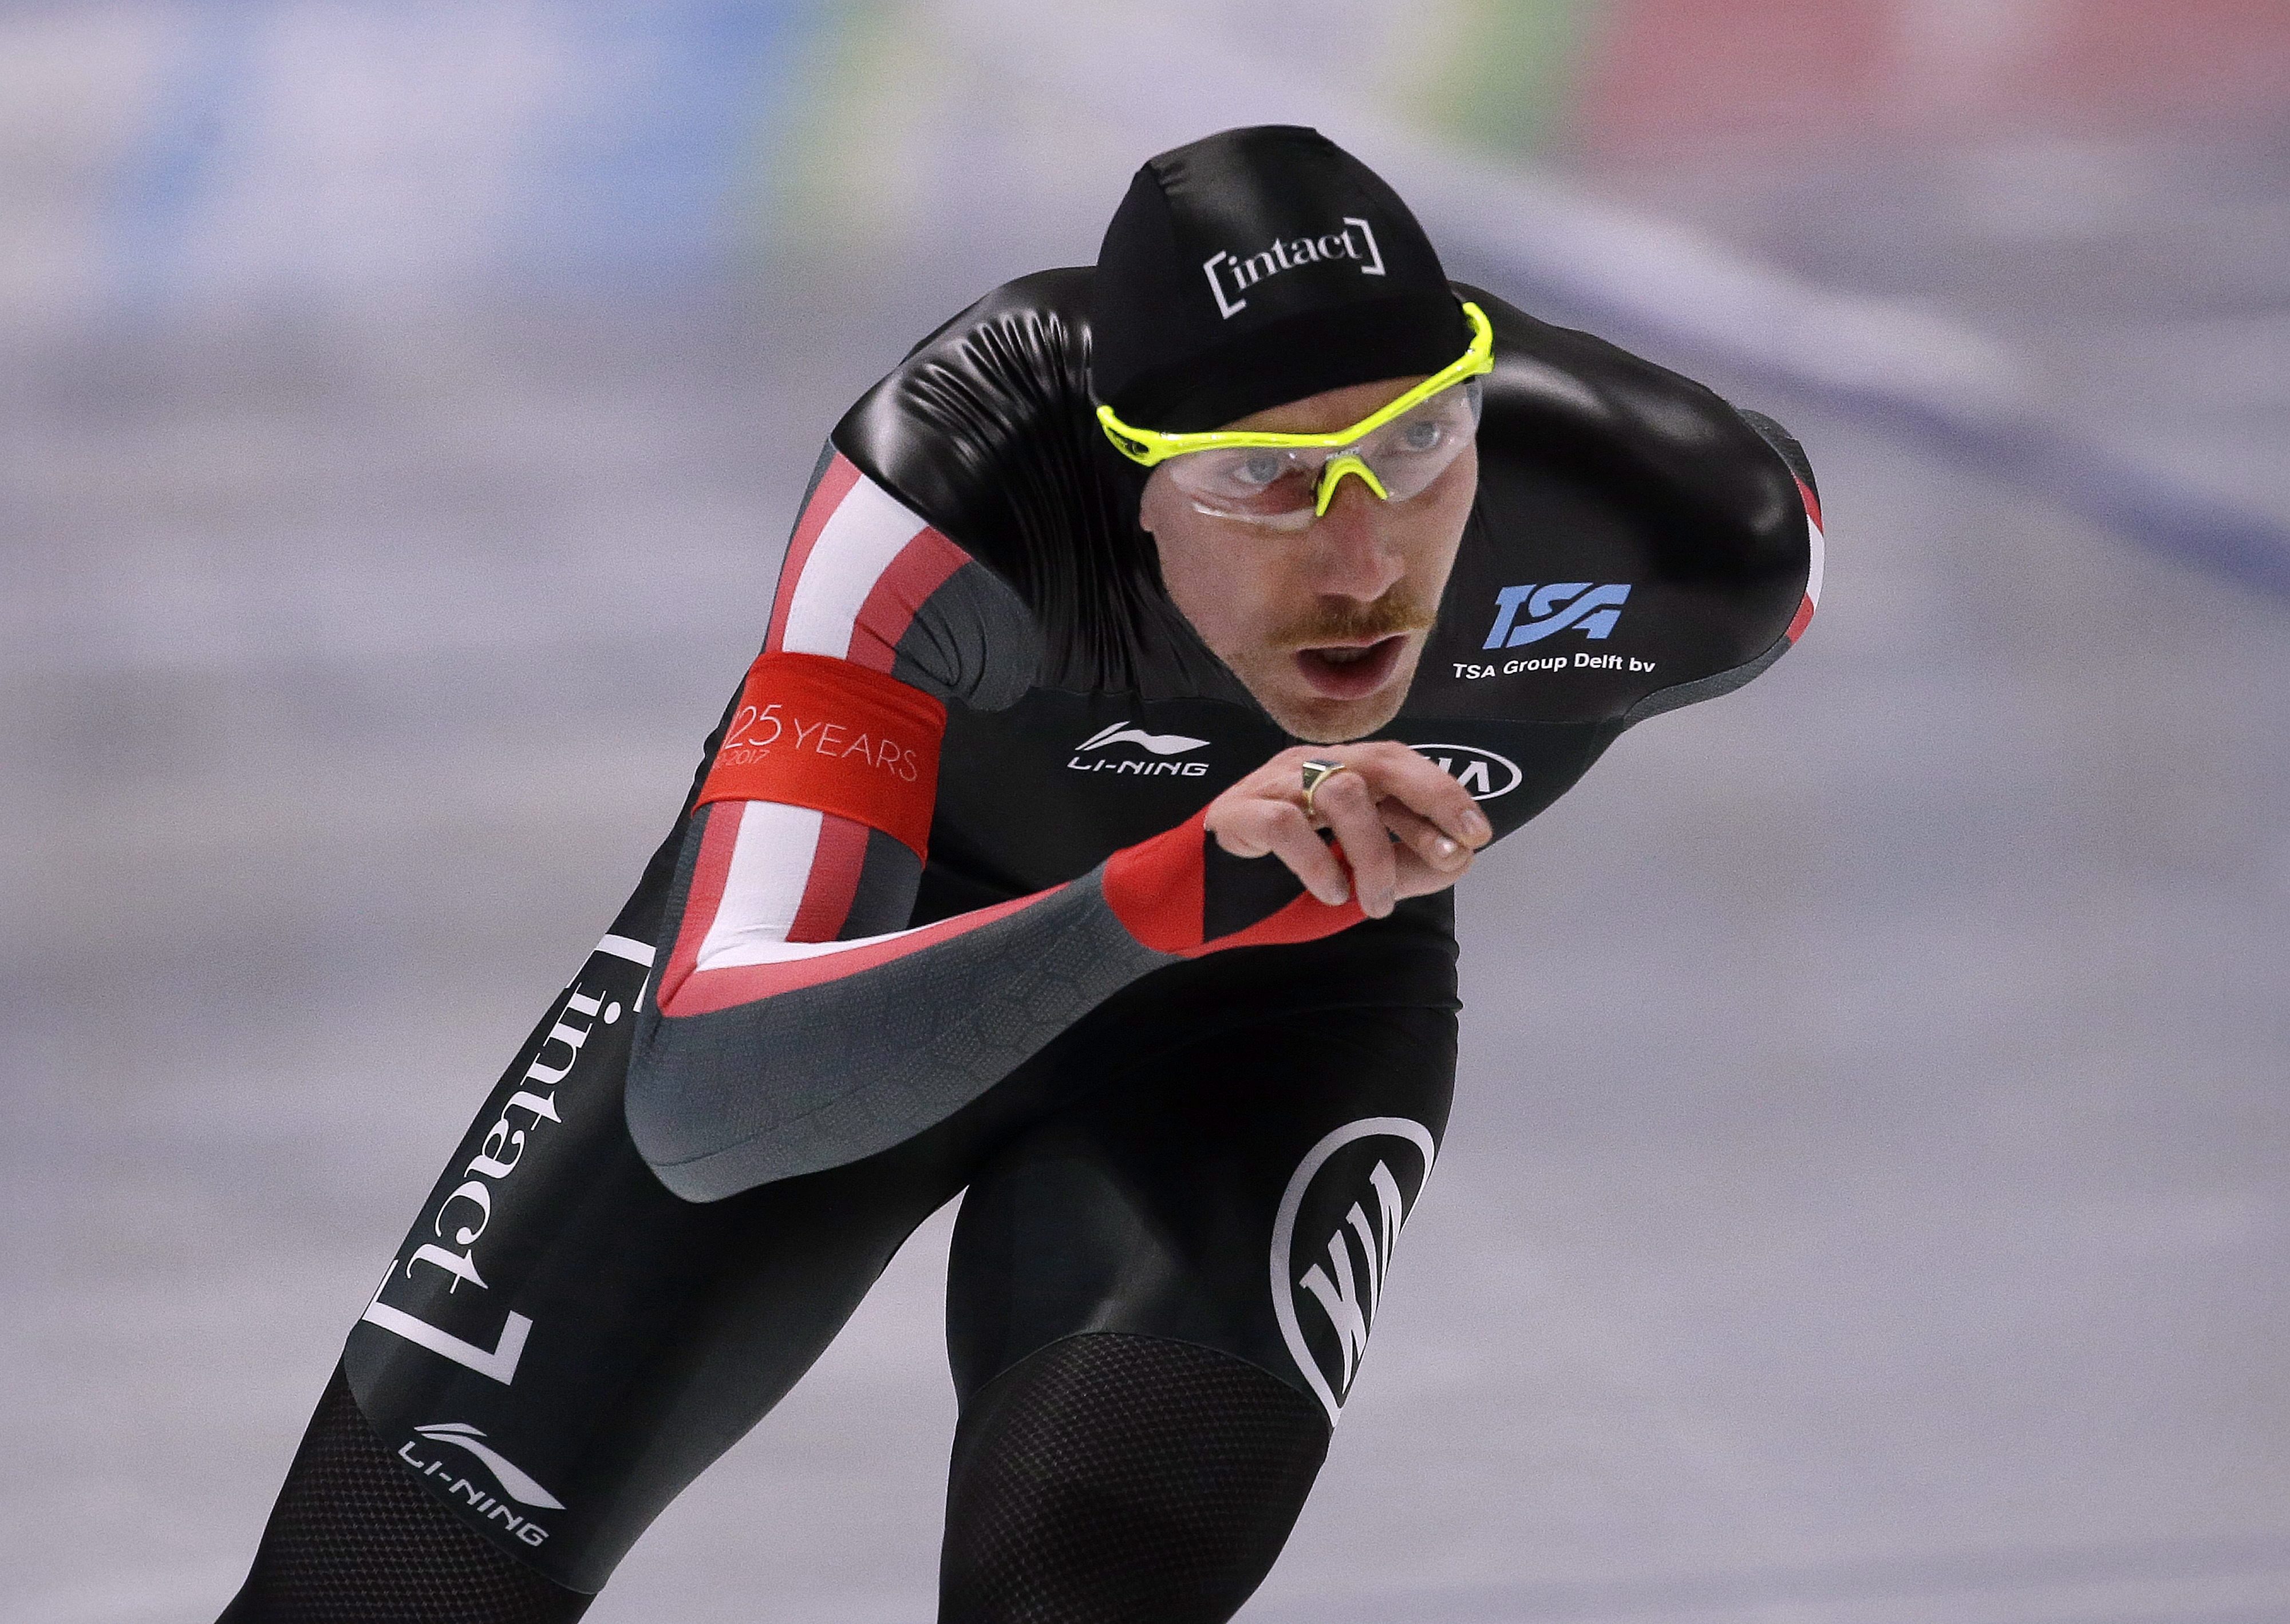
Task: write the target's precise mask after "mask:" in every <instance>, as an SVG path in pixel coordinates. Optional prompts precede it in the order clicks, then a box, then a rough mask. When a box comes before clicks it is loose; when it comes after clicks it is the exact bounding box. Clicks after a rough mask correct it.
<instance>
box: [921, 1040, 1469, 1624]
mask: <svg viewBox="0 0 2290 1624" xmlns="http://www.w3.org/2000/svg"><path fill="white" fill-rule="evenodd" d="M1106 1013H1107V1014H1109V1015H1117V1014H1118V1013H1119V1012H1117V1011H1116V1010H1114V1009H1113V1008H1111V1006H1109V1010H1108V1012H1106ZM1181 1013H1182V1012H1181V1011H1161V1012H1157V1014H1159V1015H1160V1016H1162V1017H1164V1018H1167V1017H1170V1016H1173V1015H1181ZM1196 1013H1197V1014H1200V1015H1202V1016H1205V1017H1206V1018H1209V1019H1213V1020H1220V1021H1221V1022H1223V1023H1229V1021H1230V1019H1231V1018H1230V1016H1229V1015H1227V1014H1224V1013H1223V1012H1221V1011H1219V1012H1210V1011H1205V1010H1203V1011H1197V1012H1196ZM1115 1036H1117V1035H1115ZM1454 1041H1455V1040H1454V1016H1453V1012H1452V1011H1451V1010H1448V1009H1349V1010H1342V1009H1340V1010H1334V1011H1328V1010H1321V1011H1317V1012H1307V1013H1298V1014H1287V1015H1280V1016H1274V1017H1268V1018H1263V1019H1261V1020H1255V1021H1253V1022H1252V1023H1251V1024H1249V1025H1247V1026H1246V1027H1245V1028H1241V1029H1240V1030H1238V1031H1237V1032H1234V1031H1228V1032H1226V1033H1225V1034H1223V1035H1221V1036H1213V1037H1211V1038H1208V1039H1205V1041H1203V1042H1201V1043H1199V1044H1195V1045H1192V1046H1190V1047H1188V1048H1185V1049H1183V1050H1181V1051H1180V1052H1176V1053H1174V1054H1167V1053H1164V1054H1162V1055H1159V1056H1157V1058H1155V1059H1154V1060H1150V1061H1149V1062H1146V1063H1145V1064H1144V1065H1142V1066H1141V1067H1139V1068H1136V1069H1135V1070H1133V1071H1130V1072H1127V1073H1125V1074H1122V1073H1112V1074H1111V1075H1109V1076H1107V1077H1106V1079H1105V1080H1104V1081H1103V1082H1102V1083H1101V1084H1099V1085H1098V1086H1096V1087H1094V1088H1093V1089H1092V1090H1091V1092H1089V1093H1088V1094H1087V1095H1086V1096H1085V1099H1084V1100H1083V1101H1082V1102H1081V1103H1080V1104H1077V1105H1076V1106H1073V1107H1069V1108H1066V1109H1064V1110H1061V1111H1060V1112H1058V1113H1057V1114H1056V1115H1054V1116H1052V1117H1050V1118H1049V1119H1047V1120H1045V1122H1043V1123H1042V1124H1039V1125H1037V1126H1036V1127H1034V1128H1032V1129H1030V1130H1029V1131H1028V1132H1025V1133H1024V1134H1022V1135H1021V1136H1020V1137H1018V1138H1017V1139H1015V1140H1013V1141H1012V1142H1010V1143H1009V1144H1008V1145H1007V1146H1006V1147H1005V1148H1004V1150H1003V1151H1002V1153H1001V1154H1000V1155H999V1156H997V1157H996V1158H995V1159H994V1160H993V1161H992V1162H991V1163H989V1164H987V1165H986V1167H985V1168H984V1169H982V1170H981V1172H980V1173H979V1175H978V1177H977V1178H976V1179H975V1180H974V1181H973V1185H972V1187H971V1190H970V1193H969V1195H968V1196H967V1197H966V1198H965V1203H964V1206H963V1211H962V1217H961V1220H960V1222H959V1224H958V1226H957V1230H956V1235H955V1242H954V1257H953V1261H952V1267H951V1275H950V1281H949V1304H948V1324H949V1342H950V1346H951V1352H952V1356H953V1361H954V1367H955V1378H956V1384H957V1388H958V1389H959V1391H960V1392H961V1395H962V1398H963V1409H962V1420H961V1424H960V1426H959V1428H958V1429H957V1434H956V1440H955V1448H954V1460H953V1467H952V1471H951V1474H950V1479H949V1491H948V1502H947V1524H946V1536H945V1547H944V1552H943V1556H942V1559H941V1601H940V1608H941V1611H940V1619H941V1624H1021V1621H1025V1624H1051V1621H1052V1620H1055V1621H1056V1624H1220V1621H1221V1620H1226V1619H1229V1618H1230V1617H1231V1615H1232V1614H1233V1613H1234V1612H1236V1611H1237V1609H1238V1608H1239V1607H1240V1605H1241V1604H1242V1603H1243V1602H1245V1600H1246V1599H1247V1598H1248V1596H1249V1595H1250V1594H1251V1593H1252V1592H1253V1591H1254V1590H1255V1588H1256V1587H1257V1586H1258V1584H1259V1583H1261V1581H1262V1580H1263V1578H1264V1576H1265V1574H1266V1573H1267V1572H1269V1570H1270V1568H1271V1565H1272V1563H1273V1560H1274V1558H1275V1557H1277V1556H1278V1554H1279V1551H1280V1548H1281V1546H1282V1544H1283V1543H1284V1542H1285V1540H1286V1539H1287V1536H1288V1532H1289V1530H1290V1528H1291V1527H1292V1526H1293V1524H1294V1522H1295V1519H1296V1516H1297V1514H1298V1512H1299V1511H1300V1510H1301V1508H1302V1506H1303V1502H1304V1497H1305V1495H1306V1493H1307V1492H1309V1489H1310V1487H1311V1484H1312V1480H1313V1478H1314V1476H1315V1475H1316V1474H1317V1471H1318V1469H1319V1465H1320V1461H1321V1459H1322V1457H1323V1455H1324V1454H1325V1451H1326V1448H1327V1441H1328V1436H1329V1429H1330V1428H1331V1427H1332V1425H1333V1421H1334V1418H1335V1415H1336V1413H1337V1412H1338V1410H1339V1409H1340V1408H1341V1404H1342V1403H1343V1399H1344V1396H1345V1394H1346V1392H1347V1391H1348V1390H1349V1387H1350V1384H1351V1380H1352V1378H1353V1376H1354V1374H1355V1372H1357V1367H1358V1359H1359V1355H1360V1351H1361V1349H1362V1348H1363V1347H1364V1346H1365V1341H1366V1339H1367V1332H1368V1329H1369V1327H1370V1325H1371V1324H1373V1318H1374V1316H1375V1312H1376V1306H1377V1302H1378V1300H1379V1299H1380V1297H1381V1292H1382V1289H1383V1282H1384V1279H1385V1276H1386V1273H1387V1271H1388V1269H1389V1266H1390V1263H1391V1258H1392V1249H1393V1243H1394V1241H1395V1240H1396V1239H1397V1234H1398V1230H1399V1226H1400V1223H1401V1221H1402V1220H1403V1219H1404V1218H1405V1215H1406V1213H1407V1212H1408V1211H1409V1210H1410V1209H1412V1207H1413V1204H1414V1201H1415V1198H1416V1196H1417V1194H1418V1193H1419V1192H1420V1191H1421V1188H1422V1185H1423V1180H1424V1177H1425V1175H1426V1174H1427V1173H1428V1172H1429V1165H1430V1161H1431V1157H1432V1156H1433V1155H1434V1154H1435V1151H1436V1146H1437V1138H1438V1135H1439V1134H1440V1133H1441V1132H1442V1131H1443V1130H1444V1129H1445V1124H1446V1114H1447V1105H1448V1100H1449V1097H1450V1094H1451V1092H1452V1090H1453V1075H1454V1053H1455V1051H1454ZM1098 1052H1099V1053H1100V1054H1101V1055H1103V1056H1105V1057H1107V1059H1108V1061H1109V1072H1111V1060H1112V1057H1113V1056H1114V1055H1116V1054H1117V1053H1118V1052H1119V1044H1118V1043H1117V1041H1116V1042H1111V1043H1109V1044H1105V1045H1103V1046H1101V1047H1100V1049H1099V1050H1098ZM1081 1058H1082V1057H1080V1056H1078V1055H1076V1054H1071V1053H1069V1055H1068V1056H1067V1057H1066V1059H1067V1062H1068V1063H1069V1064H1070V1063H1074V1062H1075V1061H1077V1060H1080V1059H1081Z"/></svg>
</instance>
